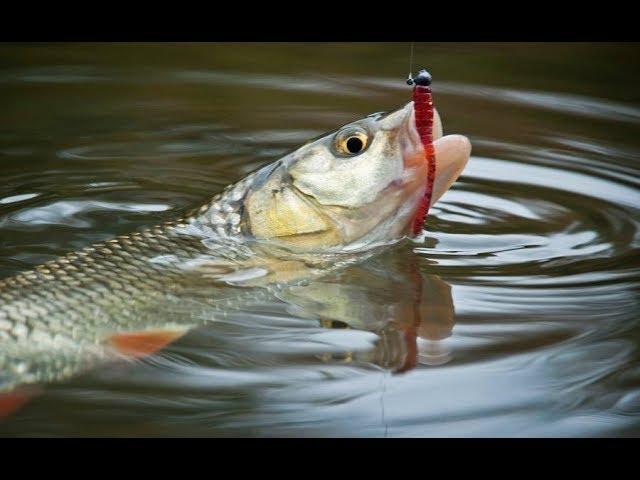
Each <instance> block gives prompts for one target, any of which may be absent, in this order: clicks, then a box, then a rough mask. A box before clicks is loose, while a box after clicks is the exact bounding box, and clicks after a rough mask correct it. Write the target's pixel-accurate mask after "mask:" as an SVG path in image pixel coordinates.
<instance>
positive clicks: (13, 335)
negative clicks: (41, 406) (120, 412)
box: [0, 72, 471, 416]
mask: <svg viewBox="0 0 640 480" xmlns="http://www.w3.org/2000/svg"><path fill="white" fill-rule="evenodd" d="M425 73H426V72H425ZM427 75H428V74H427ZM415 83H416V84H415V85H414V101H412V102H409V103H408V104H406V105H405V106H403V107H401V108H399V109H398V110H395V111H392V112H390V113H377V114H373V115H369V116H367V117H365V118H363V119H360V120H357V121H355V122H352V123H349V124H348V125H345V126H343V127H341V128H339V129H337V130H336V131H334V132H331V133H329V134H327V135H324V136H322V137H320V138H318V139H315V140H312V141H310V142H308V143H306V144H305V145H303V146H301V147H299V148H298V149H296V150H295V151H293V152H292V153H290V154H288V155H286V156H284V157H283V158H281V159H279V160H277V161H275V162H273V163H271V164H269V165H267V166H264V167H263V168H260V169H258V170H257V171H255V172H253V173H251V174H249V175H248V176H246V177H245V178H243V179H241V180H240V181H238V182H237V183H235V184H233V185H230V186H229V187H227V188H226V189H224V191H222V192H220V193H218V194H217V195H215V196H214V197H213V198H212V199H211V201H209V202H208V203H206V204H205V205H203V206H201V207H200V208H197V209H195V210H193V211H191V212H189V213H187V214H186V215H184V216H183V217H182V218H179V219H176V220H172V221H168V222H165V223H162V224H160V225H158V226H155V227H152V228H147V229H144V230H142V231H138V232H134V233H131V234H129V235H123V236H119V237H116V238H114V239H112V240H109V241H106V242H102V243H99V244H95V245H91V246H90V247H87V248H85V249H83V250H81V251H77V252H72V253H69V254H67V255H65V256H63V257H61V258H58V259H57V260H54V261H51V262H48V263H46V264H43V265H40V266H38V267H36V268H34V269H33V270H30V271H26V272H23V273H21V274H19V275H16V276H13V277H10V278H5V279H2V280H0V416H2V415H3V411H4V412H5V413H7V412H9V411H11V410H14V409H15V408H16V407H18V406H19V405H20V404H21V403H22V402H23V401H24V400H25V399H26V398H28V397H29V396H30V395H31V391H30V390H28V386H29V385H37V384H42V383H44V382H48V381H54V380H60V379H62V378H66V377H69V376H71V375H73V374H76V373H78V372H80V371H82V370H83V369H84V368H86V367H87V366H90V365H94V364H96V363H99V362H104V361H105V360H106V359H109V358H118V357H122V356H124V357H130V358H139V357H141V356H144V355H148V354H151V353H153V352H155V351H157V350H159V349H161V348H162V347H163V346H165V345H167V344H168V343H170V342H172V341H173V340H175V339H176V338H178V337H180V336H181V335H182V334H183V333H184V332H185V331H187V330H188V329H189V328H191V327H192V326H193V325H192V324H187V325H185V324H184V323H179V322H178V323H172V321H170V319H167V318H164V316H163V315H162V311H163V309H165V305H167V304H168V302H169V303H170V302H174V303H175V302H178V303H179V299H180V296H181V294H182V293H183V292H185V291H188V290H189V288H191V287H193V286H202V285H203V284H204V285H207V286H209V287H211V288H210V295H209V297H210V298H208V300H207V301H210V302H212V303H215V302H216V295H217V293H218V292H219V291H220V292H221V291H222V290H221V289H220V290H219V289H218V288H213V287H214V286H215V287H218V286H221V285H226V286H228V285H256V286H265V285H273V284H286V283H287V282H291V281H296V280H299V279H301V278H304V277H305V276H308V275H315V274H321V273H322V272H323V271H326V270H328V269H330V268H332V267H335V266H336V265H339V264H340V262H343V261H346V260H347V259H351V258H357V257H358V255H367V254H370V253H371V252H375V251H376V249H380V248H384V247H385V246H386V245H389V244H392V243H395V242H398V241H400V240H402V239H403V238H406V237H412V236H415V235H417V234H419V233H420V232H421V231H422V227H423V222H424V219H425V216H426V213H427V211H428V208H429V206H430V205H432V204H433V203H435V202H436V201H438V199H439V198H440V197H441V196H442V195H443V194H444V193H445V192H446V191H447V190H448V188H449V187H450V186H451V184H452V183H453V182H454V181H455V180H456V179H457V178H458V176H459V175H460V173H461V172H462V170H463V168H464V166H465V165H466V163H467V161H468V159H469V155H470V151H471V146H470V143H469V141H468V140H467V138H466V137H463V136H461V135H448V136H443V132H442V123H441V121H440V117H439V115H438V113H437V111H436V110H435V109H434V108H433V99H432V97H431V90H430V86H429V84H430V78H429V81H428V82H427V81H426V76H425V75H424V74H423V73H421V74H420V75H419V76H418V77H417V78H416V80H415ZM207 282H210V283H207ZM233 290H234V291H240V293H238V294H241V293H242V289H237V288H235V289H233ZM225 295H227V297H225V299H228V298H229V297H228V292H227V293H225ZM176 299H177V300H176ZM223 307H224V305H223ZM25 386H27V388H25ZM3 395H4V396H3Z"/></svg>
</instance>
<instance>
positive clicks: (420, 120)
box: [407, 70, 436, 235]
mask: <svg viewBox="0 0 640 480" xmlns="http://www.w3.org/2000/svg"><path fill="white" fill-rule="evenodd" d="M407 83H408V84H409V85H413V108H414V113H415V123H416V130H417V131H418V135H419V136H420V140H421V141H422V146H423V148H424V154H425V160H426V164H427V188H426V189H425V192H424V196H423V197H422V202H421V203H420V206H419V207H418V211H417V212H416V216H415V217H414V219H413V234H414V235H418V234H419V233H420V232H421V231H422V227H423V226H424V222H425V220H426V218H427V213H429V207H430V206H431V195H432V193H433V179H434V177H435V173H436V154H435V149H434V147H433V96H432V94H431V75H430V74H429V72H427V71H426V70H420V72H419V73H418V76H416V77H415V78H411V77H409V79H408V80H407Z"/></svg>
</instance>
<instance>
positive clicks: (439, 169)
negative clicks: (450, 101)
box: [404, 107, 471, 218]
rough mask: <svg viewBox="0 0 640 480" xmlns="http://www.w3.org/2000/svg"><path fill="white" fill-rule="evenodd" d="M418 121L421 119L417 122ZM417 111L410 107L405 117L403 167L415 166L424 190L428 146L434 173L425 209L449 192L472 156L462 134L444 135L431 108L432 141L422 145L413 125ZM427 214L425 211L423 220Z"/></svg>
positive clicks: (416, 129) (438, 116)
mask: <svg viewBox="0 0 640 480" xmlns="http://www.w3.org/2000/svg"><path fill="white" fill-rule="evenodd" d="M419 120H420V119H419ZM416 124H417V122H416V112H415V109H414V108H413V107H412V108H411V111H410V114H409V115H407V117H406V128H407V130H408V133H409V134H408V139H409V141H408V145H407V148H405V154H404V160H405V166H406V167H414V168H415V167H418V171H420V172H421V173H420V174H418V175H417V177H418V179H419V181H420V182H421V187H422V188H423V189H425V188H427V185H428V183H429V178H428V177H429V175H428V172H427V167H428V165H427V162H428V159H427V153H428V149H429V148H430V145H429V144H430V143H431V144H432V148H433V151H434V156H435V173H434V174H433V184H432V189H431V196H430V201H429V205H428V207H431V206H433V205H434V204H435V203H436V202H437V201H438V200H440V198H442V196H443V195H444V194H445V193H446V192H447V191H448V190H449V188H450V187H451V185H453V183H454V182H455V181H456V180H457V179H458V177H460V175H461V174H462V172H463V170H464V168H465V167H466V165H467V163H468V161H469V157H470V155H471V142H470V141H469V139H468V138H467V137H465V136H464V135H457V134H456V135H446V136H443V128H442V121H441V119H440V115H439V114H438V111H437V110H436V109H435V108H434V109H433V126H432V142H424V141H423V140H422V138H421V136H420V134H419V132H418V128H417V126H416ZM427 215H428V208H427V210H426V211H425V212H424V218H426V217H427Z"/></svg>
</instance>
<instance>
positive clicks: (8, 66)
mask: <svg viewBox="0 0 640 480" xmlns="http://www.w3.org/2000/svg"><path fill="white" fill-rule="evenodd" d="M408 53H409V45H407V44H387V45H384V44H341V45H337V44H328V45H322V44H167V45H162V44H149V45H145V44H133V45H131V44H97V45H80V44H78V45H74V44H61V45H7V44H5V45H0V105H1V108H0V277H4V276H9V275H12V274H15V273H17V272H19V271H22V270H26V269H28V268H30V267H32V266H34V265H37V264H39V263H42V262H45V261H47V260H50V259H53V258H55V257H56V256H58V255H60V254H63V253H66V252H68V251H71V250H76V249H79V248H81V247H84V246H87V245H88V244H90V243H93V242H96V241H100V240H105V239H109V238H112V237H114V236H115V235H119V234H124V233H128V232H130V231H132V230H134V229H136V228H139V227H142V226H151V225H154V224H156V223H158V222H159V221H161V220H163V219H168V218H171V217H174V216H177V215H178V214H179V213H181V212H183V211H184V210H185V209H186V208H189V207H192V206H196V205H198V204H200V203H202V202H204V201H206V200H207V199H208V198H209V197H210V196H212V195H213V194H214V193H216V192H218V191H219V190H221V189H222V188H223V187H224V186H225V185H226V184H228V183H230V182H233V181H235V180H237V179H239V178H240V177H242V176H243V175H244V174H245V173H247V172H248V171H250V170H253V169H254V168H256V167H257V166H259V165H262V164H265V163H267V162H270V161H272V160H274V159H276V158H278V157H280V156H281V155H283V154H284V153H286V152H287V151H289V150H291V149H292V148H295V147H296V146H297V145H299V144H301V143H304V142H305V141H307V140H308V139H309V138H312V137H315V136H317V135H319V134H321V133H323V132H325V131H329V130H333V129H334V128H336V127H338V126H340V125H342V124H345V123H348V122H350V121H352V120H355V119H357V118H359V117H362V116H364V115H367V114H369V113H373V112H377V111H383V110H390V109H395V108H397V107H398V106H400V105H402V104H403V103H405V102H406V101H408V100H409V98H410V90H409V89H408V87H407V86H406V85H405V84H404V76H405V75H406V73H407V63H408ZM639 54H640V47H638V46H637V45H615V44H613V45H606V44H602V45H589V44H558V45H552V44H514V45H510V44H475V45H474V44H438V45H431V44H418V45H416V48H415V57H416V64H417V65H420V66H426V67H428V68H429V70H430V71H431V73H432V74H433V76H434V86H433V89H434V98H435V102H436V105H437V106H438V108H439V111H440V113H441V115H442V118H443V122H444V127H445V133H462V134H465V135H467V136H469V137H470V139H471V141H472V144H473V149H474V150H473V156H472V158H471V161H470V162H469V165H468V167H467V170H466V171H465V173H464V174H463V176H462V177H461V179H460V180H459V181H458V183H456V184H455V185H454V186H453V188H452V190H451V191H450V192H448V193H447V194H446V195H445V196H444V197H443V198H442V200H441V201H440V202H438V204H437V205H436V206H435V207H434V208H432V210H431V216H430V217H429V219H428V222H427V226H426V228H427V235H426V238H425V240H424V241H423V242H422V243H420V244H417V243H409V242H407V243H403V244H401V245H399V246H396V247H394V248H393V249H392V250H390V251H388V252H387V253H384V254H383V255H381V256H378V257H375V258H373V259H370V260H368V261H366V262H365V263H363V264H360V265H357V266H352V267H349V268H347V269H345V270H343V271H341V272H338V273H335V274H331V275H330V276H328V277H326V278H324V279H322V280H320V281H315V282H312V283H311V284H310V285H308V286H305V287H301V288H298V289H292V290H290V291H288V292H286V293H285V294H282V295H280V298H271V299H268V298H267V299H264V301H262V302H258V303H256V302H254V303H252V304H251V305H249V304H248V305H247V306H246V308H245V309H243V310H240V311H236V312H233V313H230V314H229V316H228V317H227V318H226V319H225V320H224V321H217V322H212V323H211V324H210V325H209V326H207V327H204V328H201V329H198V330H196V331H194V332H192V333H191V334H189V335H188V336H187V337H184V338H183V339H181V340H179V341H178V342H177V343H175V344H173V345H171V346H170V347H169V348H167V349H166V350H165V351H164V352H162V353H161V354H159V355H156V356H154V357H152V358H149V359H147V360H144V361H141V362H138V363H133V364H115V365H109V366H106V367H104V368H100V369H98V370H96V371H92V372H89V373H87V374H83V375H81V376H80V377H78V378H74V379H72V380H69V381H65V382H61V383H58V384H55V385H50V386H48V387H47V389H46V391H45V394H44V395H43V396H41V397H39V398H38V399H37V400H35V401H34V402H33V403H31V404H30V405H28V406H27V407H25V408H24V409H23V410H21V411H20V412H19V413H18V414H17V415H16V416H15V417H13V418H11V419H9V420H8V421H6V422H4V423H2V424H0V435H1V436H34V435H47V436H49V435H54V436H72V435H73V436H78V435H81V436H83V435H92V436H103V435H125V436H134V435H136V436H389V437H399V436H600V435H615V436H638V435H639V434H640V350H639V349H640V318H639V313H640V308H639V307H640V298H639V288H638V287H639V285H640V256H639V253H640V250H639V246H640V233H639V226H640V223H639V222H640V188H639V187H640V85H639V84H638V78H639V73H640V68H639V67H640V58H639V57H640V55H639ZM416 298H418V299H419V300H418V301H417V302H416ZM416 312H417V316H416ZM345 327H350V328H345Z"/></svg>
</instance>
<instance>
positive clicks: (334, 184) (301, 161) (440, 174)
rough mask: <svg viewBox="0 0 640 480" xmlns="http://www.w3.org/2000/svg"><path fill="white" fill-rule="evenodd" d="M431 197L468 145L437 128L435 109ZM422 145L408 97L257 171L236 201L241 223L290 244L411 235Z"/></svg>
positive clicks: (315, 248)
mask: <svg viewBox="0 0 640 480" xmlns="http://www.w3.org/2000/svg"><path fill="white" fill-rule="evenodd" d="M433 139H434V148H435V157H436V174H435V178H434V185H433V193H432V201H431V203H434V202H435V201H437V200H438V199H439V198H440V197H441V196H442V195H443V194H444V193H445V191H446V190H447V189H448V188H449V187H450V186H451V184H452V183H453V182H454V181H455V180H456V179H457V178H458V176H459V175H460V173H461V172H462V170H463V168H464V166H465V165H466V163H467V161H468V159H469V155H470V151H471V147H470V143H469V141H468V140H467V139H466V138H465V137H462V136H460V135H450V136H447V137H443V136H442V123H441V121H440V117H439V115H438V114H437V112H435V111H434V123H433ZM427 176H428V169H427V161H426V156H425V145H423V144H422V141H421V139H420V136H419V135H418V132H417V130H416V125H415V112H414V107H413V102H409V103H408V104H407V105H405V106H404V107H402V108H400V109H398V110H396V111H393V112H391V113H388V114H384V113H379V114H373V115H369V116H368V117H365V118H363V119H360V120H358V121H355V122H352V123H349V124H347V125H345V126H343V127H341V128H339V129H337V130H336V131H334V132H331V133H329V134H326V135H324V136H322V137H320V138H317V139H315V140H312V141H310V142H308V143H306V144H305V145H303V146H301V147H300V148H298V149H297V150H295V151H293V152H292V153H290V154H289V155H287V156H285V157H284V158H282V159H280V160H279V161H277V162H275V163H274V164H272V165H269V166H267V167H265V168H263V169H262V170H260V171H259V172H257V173H256V175H255V178H254V181H253V182H252V185H251V187H250V188H248V189H247V192H246V196H245V198H244V201H243V207H244V208H243V222H242V223H243V231H244V233H245V234H248V235H250V236H252V237H253V238H255V239H257V240H261V241H268V242H274V243H276V244H277V245H279V246H281V247H285V248H286V249H289V250H295V251H305V252H325V251H326V252H336V251H344V250H366V249H369V248H372V247H374V246H378V245H381V244H388V243H393V242H396V241H398V240H400V239H402V238H404V237H406V236H411V235H413V233H412V228H411V226H412V223H413V220H414V218H415V217H416V215H418V214H419V212H420V208H419V207H420V204H421V201H423V198H424V195H425V189H426V188H427V180H428V179H427Z"/></svg>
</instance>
